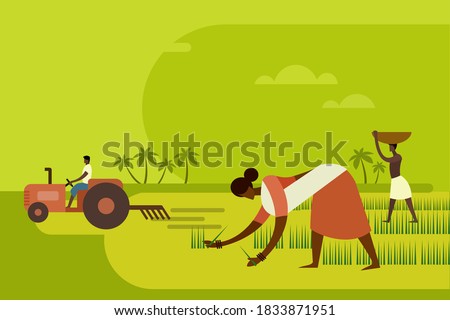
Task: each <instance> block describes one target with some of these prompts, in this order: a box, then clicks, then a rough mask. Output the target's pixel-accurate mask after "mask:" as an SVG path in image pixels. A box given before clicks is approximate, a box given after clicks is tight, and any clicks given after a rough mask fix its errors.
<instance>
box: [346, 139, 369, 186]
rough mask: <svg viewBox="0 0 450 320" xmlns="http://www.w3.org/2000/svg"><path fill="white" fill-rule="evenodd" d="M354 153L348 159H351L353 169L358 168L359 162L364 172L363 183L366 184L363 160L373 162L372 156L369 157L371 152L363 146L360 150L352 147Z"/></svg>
mask: <svg viewBox="0 0 450 320" xmlns="http://www.w3.org/2000/svg"><path fill="white" fill-rule="evenodd" d="M354 151H355V154H354V155H353V156H352V157H351V158H350V159H349V160H350V161H352V160H353V166H354V167H355V169H358V167H359V164H360V163H361V165H362V169H363V172H364V184H367V173H366V167H365V166H364V161H367V162H369V163H373V160H372V158H371V157H370V155H371V154H373V153H372V152H369V151H364V148H361V150H359V151H358V150H356V149H354Z"/></svg>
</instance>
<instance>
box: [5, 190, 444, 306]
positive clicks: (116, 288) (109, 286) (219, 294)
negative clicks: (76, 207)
mask: <svg viewBox="0 0 450 320" xmlns="http://www.w3.org/2000/svg"><path fill="white" fill-rule="evenodd" d="M0 200H1V203H2V208H1V209H2V210H1V214H2V216H3V217H4V220H3V223H1V224H0V234H1V236H0V241H1V243H2V245H1V248H2V250H3V252H4V254H3V259H2V260H3V263H2V264H1V277H2V278H1V283H2V285H1V290H0V297H1V299H248V298H249V297H251V298H252V299H450V290H146V289H140V288H137V287H134V286H132V285H130V284H128V283H126V282H125V281H124V280H122V279H121V278H120V277H118V276H117V275H116V274H115V272H114V271H113V269H112V268H111V266H110V265H109V262H108V260H107V258H106V256H105V251H104V244H103V237H101V236H68V235H67V236H48V235H45V234H43V233H41V232H40V231H39V230H38V229H37V228H36V226H35V225H34V223H33V222H31V221H30V220H29V219H28V216H27V213H26V212H25V210H24V208H23V204H22V203H23V193H22V192H0ZM68 214H69V213H68Z"/></svg>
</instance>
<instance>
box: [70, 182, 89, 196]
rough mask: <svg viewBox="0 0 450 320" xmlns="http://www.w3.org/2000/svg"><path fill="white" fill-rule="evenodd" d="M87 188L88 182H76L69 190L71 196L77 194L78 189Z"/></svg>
mask: <svg viewBox="0 0 450 320" xmlns="http://www.w3.org/2000/svg"><path fill="white" fill-rule="evenodd" d="M87 189H88V184H87V183H83V182H81V183H77V184H76V185H74V186H73V188H72V190H70V194H71V195H72V196H73V197H76V196H77V193H78V191H80V190H87Z"/></svg>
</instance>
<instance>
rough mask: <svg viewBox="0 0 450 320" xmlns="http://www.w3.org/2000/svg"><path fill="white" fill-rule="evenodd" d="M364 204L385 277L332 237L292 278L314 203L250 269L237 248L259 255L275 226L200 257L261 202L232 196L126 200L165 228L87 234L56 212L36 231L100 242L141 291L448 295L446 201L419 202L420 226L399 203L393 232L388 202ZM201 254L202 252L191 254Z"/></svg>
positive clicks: (353, 246)
mask: <svg viewBox="0 0 450 320" xmlns="http://www.w3.org/2000/svg"><path fill="white" fill-rule="evenodd" d="M362 198H363V202H364V203H365V204H366V206H371V207H372V208H373V209H369V210H367V214H368V217H369V221H370V222H371V226H372V229H373V237H374V243H375V247H376V248H377V250H378V254H379V258H380V263H381V264H382V268H381V269H379V270H372V271H367V272H360V269H362V267H363V266H365V265H367V264H369V263H370V261H369V260H368V257H367V256H366V254H365V252H364V251H363V250H362V247H361V246H360V244H359V243H358V240H350V241H341V240H333V239H329V238H326V239H325V241H324V247H323V254H322V265H321V266H320V268H318V269H316V270H304V269H298V267H299V266H301V265H305V264H307V263H309V262H310V259H311V251H310V250H309V246H310V243H309V238H310V231H309V212H310V211H309V206H310V201H307V202H305V203H304V204H302V206H300V207H299V208H298V210H294V211H293V212H292V213H291V214H290V216H289V219H288V226H287V229H286V231H285V234H284V235H283V238H282V240H280V242H279V245H278V248H279V249H278V250H275V251H274V252H273V253H272V254H271V256H270V257H269V259H267V261H265V262H264V263H262V264H261V265H259V266H257V267H256V268H248V267H246V262H247V261H246V257H245V255H244V254H243V253H242V251H241V249H240V246H242V247H243V248H244V249H245V250H246V251H248V252H249V254H250V255H256V253H257V252H259V251H260V250H259V249H261V248H262V247H264V246H265V244H266V243H267V241H268V239H269V236H270V234H271V231H272V229H273V226H272V221H271V220H269V221H268V223H267V226H264V227H263V228H262V229H261V230H260V231H258V232H257V233H256V234H255V235H254V236H253V237H248V238H246V239H244V240H242V241H241V242H240V243H239V244H235V245H231V246H229V247H226V248H224V249H222V250H217V249H204V248H203V246H202V244H201V242H202V240H203V239H212V238H214V237H215V235H216V234H218V233H219V231H220V230H221V229H223V228H224V227H225V226H227V229H226V231H225V232H224V233H223V234H222V236H221V239H222V240H223V239H226V238H229V237H232V236H234V235H235V234H237V233H238V232H240V231H241V230H242V229H243V228H244V227H245V226H247V224H248V223H249V222H250V221H251V220H252V219H253V217H254V215H255V214H256V212H257V210H258V208H259V205H260V203H259V202H258V201H257V200H256V201H249V200H246V199H242V198H236V197H234V196H233V195H231V194H229V193H202V192H196V193H152V194H148V193H145V194H143V193H141V194H137V195H134V196H132V197H131V202H132V203H136V204H145V203H154V204H157V203H161V204H163V205H164V206H165V207H166V209H167V211H168V212H169V214H170V215H171V216H172V219H171V220H170V221H168V220H154V221H151V220H147V221H146V220H145V219H144V218H143V216H142V215H141V214H140V213H139V212H132V213H130V215H129V217H128V218H127V220H126V222H125V223H124V224H123V225H121V226H120V227H119V228H116V229H113V230H108V231H103V230H99V229H96V228H94V227H92V226H91V225H89V224H88V223H87V222H86V221H85V219H84V216H83V215H82V214H74V215H70V216H68V215H67V214H64V213H55V214H53V215H51V216H50V217H49V218H48V220H47V221H45V222H44V223H41V224H38V225H37V226H38V228H39V230H41V231H42V232H44V233H46V234H49V235H67V234H68V235H82V234H91V235H92V234H98V235H103V236H104V244H105V252H106V256H107V258H108V261H109V263H110V265H111V267H112V268H113V269H114V270H115V272H116V273H117V274H118V275H119V276H120V277H121V278H122V279H124V280H125V281H127V282H128V283H130V284H132V285H135V286H137V287H141V288H146V289H191V288H197V289H210V290H211V289H277V290H280V289H448V288H449V280H450V278H449V267H448V265H449V255H448V248H449V243H448V242H449V241H448V234H449V223H448V222H449V221H448V219H449V210H448V201H449V198H448V194H446V193H431V194H426V195H418V196H417V197H415V202H416V206H417V207H420V208H421V210H418V211H417V214H418V217H419V220H420V222H419V223H418V224H416V225H411V224H409V223H408V219H409V216H408V215H409V214H408V213H407V212H406V211H405V210H404V207H403V206H401V204H400V203H399V206H398V208H397V209H398V210H396V211H395V212H394V218H393V221H392V222H391V224H389V225H387V224H383V223H381V219H383V214H385V212H383V210H384V209H383V206H384V205H385V202H386V201H385V200H387V199H388V195H387V194H364V195H363V197H362ZM436 206H437V207H436ZM435 207H436V208H435ZM431 222H432V224H431ZM444 229H445V230H444ZM432 230H439V231H440V232H435V233H431V231H432ZM197 248H203V250H193V249H197ZM337 274H339V276H337ZM155 275H164V276H162V277H155ZM218 275H227V276H218ZM274 275H277V276H274ZM411 279H414V281H411Z"/></svg>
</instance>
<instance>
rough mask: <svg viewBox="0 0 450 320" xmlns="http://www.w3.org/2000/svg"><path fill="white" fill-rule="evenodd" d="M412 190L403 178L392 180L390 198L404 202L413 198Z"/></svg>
mask: <svg viewBox="0 0 450 320" xmlns="http://www.w3.org/2000/svg"><path fill="white" fill-rule="evenodd" d="M411 197H412V194H411V188H410V186H409V184H408V181H406V179H405V178H403V177H402V176H398V177H395V178H392V180H391V193H390V198H391V199H395V200H404V199H408V198H411Z"/></svg>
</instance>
